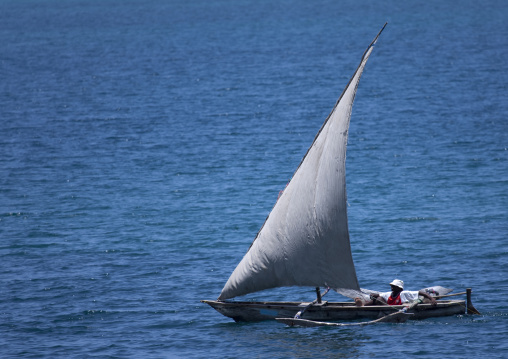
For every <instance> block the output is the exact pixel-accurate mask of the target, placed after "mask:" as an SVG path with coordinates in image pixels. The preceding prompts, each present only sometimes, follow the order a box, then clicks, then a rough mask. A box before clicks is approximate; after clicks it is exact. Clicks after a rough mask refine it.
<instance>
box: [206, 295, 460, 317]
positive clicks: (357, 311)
mask: <svg viewBox="0 0 508 359" xmlns="http://www.w3.org/2000/svg"><path fill="white" fill-rule="evenodd" d="M202 302H203V303H206V304H208V305H210V306H211V307H212V308H214V309H215V310H217V311H218V312H219V313H221V314H222V315H224V316H226V317H229V318H232V319H233V320H235V321H236V322H256V321H262V320H273V319H275V318H293V317H294V316H295V314H296V313H297V312H298V311H300V310H302V309H303V308H304V307H305V306H306V305H308V304H309V303H302V302H222V301H215V300H203V301H202ZM403 308H404V306H401V305H394V306H364V307H357V306H355V304H354V303H351V302H324V303H322V304H318V305H312V306H311V307H309V308H308V309H307V310H306V311H305V313H304V314H303V318H302V319H308V320H314V321H325V322H326V321H339V320H361V319H369V320H374V319H378V318H381V317H384V316H386V315H389V314H392V313H394V312H396V311H399V310H401V309H403ZM465 312H466V302H465V301H464V300H446V301H438V304H437V305H436V306H435V307H433V306H432V305H430V304H419V305H418V306H417V307H415V308H413V309H411V310H409V311H408V313H412V314H413V315H412V316H411V318H410V319H412V320H418V319H426V318H433V317H443V316H450V315H458V314H465Z"/></svg>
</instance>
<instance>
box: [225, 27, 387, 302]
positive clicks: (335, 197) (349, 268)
mask: <svg viewBox="0 0 508 359" xmlns="http://www.w3.org/2000/svg"><path fill="white" fill-rule="evenodd" d="M383 29H384V27H383ZM383 29H381V31H382V30H383ZM381 31H380V32H379V34H380V33H381ZM379 34H378V35H377V36H376V38H375V39H374V41H373V42H372V43H371V45H370V46H369V47H368V48H367V50H366V51H365V53H364V55H363V57H362V61H361V63H360V65H359V66H358V68H357V70H356V72H355V74H354V75H353V77H352V78H351V80H350V82H349V84H348V85H347V87H346V88H345V89H344V91H343V93H342V95H341V96H340V98H339V101H338V102H337V103H336V105H335V107H334V109H333V110H332V112H331V114H330V115H329V116H328V118H327V119H326V121H325V123H324V124H323V126H322V127H321V129H320V131H319V133H318V135H317V136H316V138H315V139H314V142H313V143H312V146H311V147H310V148H309V150H308V151H307V154H306V155H305V157H304V158H303V160H302V162H301V163H300V166H299V167H298V169H297V170H296V172H295V173H294V175H293V178H292V179H291V181H290V182H289V184H288V186H287V187H286V189H285V190H284V192H283V194H282V195H281V197H280V198H279V199H278V201H277V203H276V204H275V206H274V208H273V209H272V212H271V213H270V214H269V216H268V218H267V219H266V221H265V224H264V225H263V227H262V228H261V230H260V231H259V233H258V235H257V236H256V239H255V240H254V242H253V243H252V245H251V247H250V248H249V250H248V252H247V253H246V254H245V256H244V257H243V259H242V261H241V262H240V263H239V264H238V266H237V267H236V269H235V270H234V271H233V273H232V274H231V276H230V278H229V280H228V281H227V283H226V285H225V286H224V289H223V290H222V292H221V294H220V296H219V298H218V299H219V300H224V299H229V298H233V297H236V296H240V295H244V294H248V293H252V292H257V291H260V290H264V289H269V288H275V287H284V286H312V287H318V286H329V287H331V288H334V289H339V288H347V289H354V290H359V289H360V287H359V284H358V279H357V278H356V271H355V267H354V263H353V257H352V255H351V246H350V243H349V231H348V221H347V204H346V166H345V165H346V145H347V137H348V129H349V120H350V117H351V110H352V106H353V101H354V97H355V94H356V89H357V87H358V83H359V81H360V77H361V75H362V72H363V69H364V67H365V64H366V62H367V60H368V58H369V56H370V54H371V52H372V49H373V45H374V44H375V42H376V41H377V38H378V37H379Z"/></svg>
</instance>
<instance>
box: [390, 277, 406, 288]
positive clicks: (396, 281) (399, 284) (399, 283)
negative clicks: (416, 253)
mask: <svg viewBox="0 0 508 359" xmlns="http://www.w3.org/2000/svg"><path fill="white" fill-rule="evenodd" d="M390 285H394V286H396V287H399V288H400V289H404V282H403V281H401V280H400V279H394V280H393V281H392V282H391V283H390Z"/></svg>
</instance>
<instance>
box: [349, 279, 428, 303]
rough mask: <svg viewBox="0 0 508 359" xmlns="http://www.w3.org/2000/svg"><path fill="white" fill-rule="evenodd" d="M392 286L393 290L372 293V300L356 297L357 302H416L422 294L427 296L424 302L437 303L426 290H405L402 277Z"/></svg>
mask: <svg viewBox="0 0 508 359" xmlns="http://www.w3.org/2000/svg"><path fill="white" fill-rule="evenodd" d="M390 287H391V289H392V291H391V292H384V293H379V294H378V293H375V294H371V295H370V298H371V300H369V301H367V302H365V303H364V302H363V301H362V300H361V299H360V298H355V303H356V305H357V306H358V307H361V306H364V305H401V304H405V303H409V302H414V301H416V300H417V299H418V296H422V297H424V298H425V299H424V300H423V303H431V304H432V305H434V306H435V305H436V304H437V303H436V300H435V299H434V298H433V297H432V296H430V295H429V294H427V293H425V292H424V291H419V292H418V291H409V290H404V282H403V281H401V280H400V279H394V280H393V281H392V282H391V283H390Z"/></svg>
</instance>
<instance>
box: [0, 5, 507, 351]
mask: <svg viewBox="0 0 508 359" xmlns="http://www.w3.org/2000/svg"><path fill="white" fill-rule="evenodd" d="M507 19H508V5H507V4H506V2H505V1H502V0H486V1H471V0H467V1H461V2H456V1H449V0H441V1H437V0H430V1H425V2H417V1H405V2H400V1H394V0H388V1H368V0H343V1H331V0H318V1H312V2H308V1H300V0H294V1H289V0H271V1H265V0H261V1H252V0H239V1H232V0H222V1H200V0H188V1H181V0H171V1H155V0H143V1H140V0H129V1H115V0H103V1H92V0H67V1H57V0H40V1H35V0H17V1H13V0H1V1H0V171H1V175H0V256H1V260H0V286H1V287H0V288H1V289H0V356H1V357H2V358H74V357H75V358H84V357H100V358H107V357H111V358H127V357H132V358H239V357H246V358H265V357H269V358H314V357H320V358H322V357H325V358H364V357H386V356H388V355H397V356H399V357H400V356H407V357H417V358H434V357H441V358H466V357H467V358H477V357H484V356H488V357H490V358H503V357H507V356H508V344H507V343H508V342H507V335H508V310H507V306H506V300H505V299H506V297H507V296H508V256H507V254H508V238H507V234H508V194H507V192H508V101H507V97H506V95H507V93H508V86H507V84H508V62H507V61H506V59H507V58H508V22H507ZM385 21H387V22H388V26H387V28H386V29H385V31H384V33H383V34H382V36H381V38H380V40H379V42H378V44H377V46H376V48H375V50H374V53H373V54H372V56H371V59H370V60H369V63H368V64H367V68H366V71H365V73H364V75H363V77H362V81H361V83H360V87H359V90H358V94H357V99H356V102H355V106H354V109H353V117H352V121H351V129H350V134H349V145H348V160H347V185H348V201H349V221H350V226H349V227H350V234H351V241H352V251H353V257H354V260H355V264H356V269H357V274H358V278H359V281H360V284H361V286H362V287H365V288H371V289H377V290H384V289H387V283H389V281H391V280H392V279H393V278H395V277H397V278H401V279H403V280H404V281H405V283H406V286H407V287H409V288H412V289H419V288H422V287H425V286H429V285H442V286H445V287H450V288H454V289H455V291H456V292H458V291H463V290H464V288H466V287H472V288H473V301H474V304H475V306H476V307H477V309H478V310H480V312H481V313H482V314H481V315H479V316H466V315H464V316H456V317H447V318H438V319H428V320H424V321H411V322H409V323H405V324H400V325H394V324H380V325H377V326H371V327H363V328H354V329H336V328H319V329H301V328H300V329H295V328H286V327H284V326H281V325H280V324H277V323H275V322H262V323H243V324H237V323H234V322H233V321H232V320H230V319H229V318H226V317H223V316H222V315H220V314H219V313H217V312H215V311H214V310H213V309H211V308H210V307H208V306H207V305H205V304H202V303H200V302H199V300H201V299H215V298H216V297H217V296H218V294H219V293H220V290H221V289H222V286H223V285H224V283H225V281H226V280H227V278H228V276H229V275H230V273H231V272H232V270H233V269H234V267H235V266H236V264H237V263H238V261H239V260H240V259H241V257H242V256H243V255H244V253H245V252H246V250H247V249H248V247H249V245H250V243H251V242H252V240H253V238H254V236H255V234H256V233H257V231H258V230H259V228H260V226H261V225H262V223H263V221H264V219H265V218H266V216H267V214H268V213H269V211H270V209H271V208H272V206H273V204H274V203H275V200H276V198H277V194H278V192H279V191H280V190H281V189H283V188H284V186H285V184H286V182H287V181H288V180H289V178H290V177H291V175H292V173H293V171H294V170H295V168H296V166H297V165H298V163H299V162H300V159H301V157H302V156H303V155H304V153H305V152H306V150H307V148H308V146H309V145H310V143H311V142H312V140H313V138H314V136H315V134H316V133H317V131H318V129H319V127H320V126H321V124H322V122H323V120H324V119H325V118H326V116H327V115H328V113H329V111H330V110H331V108H332V107H333V105H334V103H335V101H336V99H337V98H338V96H339V95H340V93H341V91H342V89H343V87H344V86H345V85H346V83H347V81H348V79H349V77H350V76H351V75H352V74H353V72H354V70H355V68H356V66H357V64H358V62H359V60H360V58H361V55H362V53H363V51H364V50H365V48H366V46H367V45H368V44H369V43H370V41H371V40H372V39H373V38H374V36H375V35H376V33H377V32H378V31H379V29H380V28H381V27H382V25H383V24H384V23H385ZM247 298H248V299H266V300H270V299H278V300H303V301H309V300H312V299H314V294H313V289H312V288H282V289H276V290H271V291H266V292H260V293H255V294H251V295H249V296H247ZM327 299H328V300H343V299H344V298H343V297H341V296H340V295H338V294H329V295H328V297H327Z"/></svg>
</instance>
